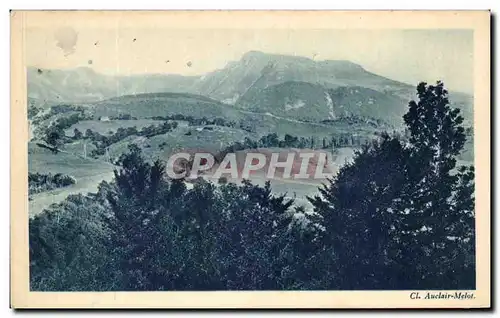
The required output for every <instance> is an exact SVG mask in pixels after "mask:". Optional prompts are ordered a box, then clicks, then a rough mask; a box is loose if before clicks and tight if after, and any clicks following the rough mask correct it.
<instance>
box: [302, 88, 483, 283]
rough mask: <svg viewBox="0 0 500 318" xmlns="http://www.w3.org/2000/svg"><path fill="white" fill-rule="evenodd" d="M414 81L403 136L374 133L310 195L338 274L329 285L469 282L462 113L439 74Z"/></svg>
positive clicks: (470, 227)
mask: <svg viewBox="0 0 500 318" xmlns="http://www.w3.org/2000/svg"><path fill="white" fill-rule="evenodd" d="M417 91H418V96H419V99H420V100H419V102H418V103H416V102H413V101H412V102H410V104H409V112H408V113H407V114H406V115H405V116H404V119H405V122H406V123H407V126H408V131H409V143H408V144H405V143H403V142H401V140H400V139H399V138H398V137H390V136H388V135H384V136H382V138H381V140H380V141H378V142H374V143H372V144H371V145H369V146H366V147H364V148H363V149H362V151H360V152H359V153H358V154H357V156H356V157H355V159H354V162H353V163H352V164H348V165H346V166H344V167H342V168H341V169H340V171H339V173H338V175H337V176H336V177H335V178H334V179H333V180H331V181H330V184H328V185H327V186H325V187H323V189H321V190H320V192H321V195H322V196H321V197H320V196H316V197H314V198H311V199H310V201H311V202H312V203H313V204H314V206H315V210H316V211H317V212H318V213H319V214H320V215H322V216H323V218H324V221H325V223H324V224H325V227H326V232H325V235H324V240H326V241H328V242H330V243H329V244H330V246H331V252H332V253H333V254H334V255H336V257H335V266H336V268H337V272H338V273H340V274H341V275H338V278H339V280H337V281H335V282H333V286H332V287H333V288H335V287H337V288H341V289H418V288H423V289H464V288H471V289H473V288H474V286H475V282H474V277H475V270H474V255H475V254H474V208H473V207H474V172H473V169H472V167H460V168H459V169H458V172H456V171H455V170H454V169H455V165H456V159H455V157H456V156H457V155H458V154H459V153H460V151H461V150H462V147H463V145H464V141H465V135H464V129H463V127H462V126H460V125H461V123H462V118H461V117H460V116H459V111H458V110H452V109H451V108H450V106H449V102H448V99H447V92H446V90H445V89H444V88H443V85H442V83H439V82H438V84H437V86H432V85H430V86H427V85H426V84H425V83H421V84H420V85H419V86H418V88H417ZM454 171H455V172H454Z"/></svg>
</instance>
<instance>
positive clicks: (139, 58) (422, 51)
mask: <svg viewBox="0 0 500 318" xmlns="http://www.w3.org/2000/svg"><path fill="white" fill-rule="evenodd" d="M25 43H26V54H25V59H26V64H27V65H28V66H36V67H40V68H50V69H54V68H57V69H59V68H75V67H81V66H86V67H90V68H92V69H94V70H95V71H96V72H99V73H104V74H109V75H117V74H119V75H128V74H141V73H174V74H182V75H202V74H204V73H207V72H210V71H213V70H216V69H220V68H223V67H224V66H225V65H226V64H227V63H228V62H229V61H235V60H238V59H240V58H241V56H242V55H243V54H244V53H246V52H248V51H251V50H254V51H262V52H266V53H274V54H287V55H298V56H305V57H309V58H312V59H315V60H349V61H351V62H354V63H357V64H360V65H361V66H363V67H364V68H365V69H366V70H368V71H370V72H373V73H376V74H378V75H382V76H385V77H388V78H391V79H394V80H398V81H402V82H405V83H408V84H412V85H414V84H417V83H418V82H420V81H426V82H435V81H436V80H442V81H444V83H445V86H446V87H448V88H449V89H451V90H456V91H461V92H466V93H472V92H473V90H474V88H473V62H474V60H473V32H472V31H471V30H460V29H435V30H433V29H421V30H411V29H408V30H404V29H372V30H370V29H354V30H353V29H344V30H340V29H242V28H238V29H230V28H227V29H188V28H183V29H172V28H152V27H149V28H121V27H118V26H117V27H115V28H97V27H92V26H85V27H81V26H80V28H70V27H57V28H42V27H33V28H28V29H26V33H25Z"/></svg>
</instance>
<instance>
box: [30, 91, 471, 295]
mask: <svg viewBox="0 0 500 318" xmlns="http://www.w3.org/2000/svg"><path fill="white" fill-rule="evenodd" d="M417 92H418V96H419V102H411V103H410V104H409V112H408V113H407V114H406V115H405V116H404V120H405V122H406V124H407V131H406V132H405V134H404V135H403V136H401V135H400V134H398V133H392V134H387V133H384V134H380V136H379V138H378V139H376V140H374V141H372V142H370V143H364V144H363V143H361V141H357V140H356V138H355V135H347V134H345V135H341V136H335V137H332V138H323V139H314V138H310V139H309V138H299V137H295V136H292V135H285V136H284V137H283V139H280V138H279V136H278V135H277V134H269V135H266V136H263V137H262V138H261V139H260V140H256V141H255V140H251V139H249V138H247V139H245V140H244V141H243V142H240V143H236V144H234V145H232V146H231V147H228V148H227V149H225V150H224V151H223V153H224V152H225V153H227V152H234V151H238V150H242V149H251V148H259V147H296V148H307V147H310V148H314V147H324V148H328V147H330V146H332V145H333V146H340V145H356V144H362V147H361V149H360V150H359V151H357V154H356V156H355V158H354V160H353V161H352V162H351V163H347V164H345V165H344V166H343V167H342V168H341V169H340V171H339V172H338V174H337V175H336V176H335V177H334V178H332V179H331V180H329V181H328V183H327V184H326V185H324V186H323V187H322V188H320V189H319V194H318V195H316V196H314V197H311V198H309V199H310V202H311V203H312V204H313V206H314V210H315V212H316V213H312V212H311V211H305V209H304V208H303V207H300V206H294V204H293V202H292V201H288V200H286V199H285V197H284V196H275V195H273V194H272V193H271V188H270V184H269V183H267V184H266V185H265V186H263V187H261V186H257V185H253V184H251V183H250V182H248V181H244V182H243V183H242V184H241V185H235V184H232V183H228V182H227V180H224V179H221V180H219V182H218V183H217V184H214V183H210V182H207V181H204V180H203V179H201V178H200V179H198V180H195V181H194V185H193V188H192V189H188V188H187V183H186V182H184V180H169V179H167V178H166V176H165V169H166V168H165V166H164V165H163V163H162V162H160V161H155V162H153V163H149V162H148V161H146V160H144V158H143V157H142V153H141V150H140V149H139V148H138V147H137V146H135V145H132V146H130V149H129V150H130V151H129V152H128V153H127V154H124V155H122V156H121V157H120V158H119V159H118V162H117V164H118V165H119V167H120V168H119V169H118V170H116V171H115V178H114V180H113V182H111V183H107V182H103V183H101V185H100V186H99V191H98V192H97V193H96V194H89V195H87V196H83V195H78V196H70V197H69V198H68V199H67V200H66V201H64V202H62V203H60V204H58V205H54V206H52V207H51V208H50V209H49V210H47V211H45V212H43V213H41V214H40V215H37V216H36V217H34V218H33V219H31V220H30V228H29V232H30V273H31V276H30V279H31V288H32V289H33V290H95V291H106V290H115V291H117V290H121V291H123V290H130V291H132V290H134V291H135V290H335V289H336V290H367V289H382V290H391V289H407V290H418V289H474V288H475V230H474V227H475V221H474V204H475V202H474V169H473V167H465V166H459V167H457V166H456V156H457V155H458V154H459V153H460V152H461V151H462V148H463V146H464V142H465V138H466V135H465V131H464V129H463V127H462V126H461V124H462V119H461V117H460V116H459V112H458V111H456V110H452V109H451V108H450V106H449V103H448V100H447V93H446V90H444V88H443V86H442V84H441V83H438V84H437V85H436V86H432V85H426V84H424V83H422V84H420V85H419V86H418V88H417ZM168 127H169V126H168V125H167V123H166V124H165V125H164V126H160V127H155V128H147V129H144V130H142V131H141V132H138V131H137V130H136V129H135V128H130V130H118V131H117V133H116V134H117V136H116V137H114V136H110V137H104V136H102V135H100V134H96V133H94V132H92V131H90V130H88V131H87V132H86V133H85V137H86V138H90V139H92V140H94V141H96V142H98V143H99V144H104V145H105V144H107V143H108V142H109V140H113V139H112V138H121V137H122V136H125V135H127V134H128V133H131V132H134V133H135V134H145V135H149V134H151V133H156V132H158V131H161V130H162V129H167V128H168Z"/></svg>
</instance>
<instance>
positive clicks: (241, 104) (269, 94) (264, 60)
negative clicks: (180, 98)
mask: <svg viewBox="0 0 500 318" xmlns="http://www.w3.org/2000/svg"><path fill="white" fill-rule="evenodd" d="M27 72H28V97H29V98H31V99H33V100H36V101H37V104H39V105H42V106H43V107H47V106H48V105H51V104H54V103H58V102H72V103H77V102H87V103H88V102H96V101H103V100H107V99H110V98H115V97H118V96H123V95H134V94H143V93H190V94H194V95H197V96H206V97H209V98H211V101H210V103H212V104H217V103H219V102H222V103H224V104H228V105H236V107H238V108H243V109H247V110H252V111H258V112H264V113H267V112H269V113H271V114H275V115H280V116H288V117H291V118H296V119H300V120H314V121H318V120H326V119H334V118H336V117H339V116H346V115H356V116H362V117H371V118H376V119H380V120H383V121H385V122H388V123H391V124H401V123H402V119H401V115H402V114H403V113H405V112H406V110H407V104H408V101H409V100H410V99H416V95H415V93H416V90H415V86H414V85H408V84H405V83H401V82H397V81H393V80H390V79H388V78H385V77H382V76H379V75H376V74H373V73H370V72H368V71H366V70H365V69H364V68H363V67H362V66H360V65H357V64H355V63H352V62H349V61H315V60H312V59H309V58H306V57H300V56H289V55H277V54H267V53H262V52H257V51H250V52H248V53H246V54H244V55H243V56H242V58H241V59H240V60H238V61H233V62H230V63H228V64H227V65H226V66H225V67H224V68H222V69H219V70H216V71H213V72H210V73H207V74H205V75H203V76H200V77H197V76H181V75H173V74H144V75H133V76H118V77H112V76H106V75H102V74H98V73H96V72H94V71H93V70H92V69H90V68H87V67H80V68H76V69H72V70H42V69H36V68H28V70H27ZM416 84H417V83H415V85H416ZM445 84H446V83H445ZM171 97H172V96H171ZM129 98H130V97H127V99H126V100H128V99H129ZM195 99H199V97H196V98H195ZM215 100H217V101H218V102H216V101H215ZM450 101H451V102H452V104H453V105H454V106H456V107H459V108H461V109H462V111H463V114H464V117H465V118H466V124H472V121H473V107H472V103H473V99H472V97H471V96H469V95H467V94H463V93H455V92H451V93H450ZM113 103H114V102H109V101H105V102H103V105H107V104H110V106H112V107H114V106H113V105H114V104H113ZM151 103H157V104H158V103H160V104H161V102H159V101H158V98H156V101H152V102H151ZM151 103H149V104H151ZM139 104H143V102H141V103H139ZM149 104H148V105H149ZM169 104H170V105H181V104H182V103H181V104H179V103H176V102H174V101H173V100H172V102H170V103H169ZM186 104H188V105H190V106H189V107H191V106H194V105H196V104H198V101H196V102H194V101H193V100H192V101H191V102H187V103H186ZM150 106H151V105H149V106H148V107H150ZM123 107H125V106H123ZM172 107H174V108H175V107H176V106H171V108H172ZM179 107H180V106H179ZM217 107H219V108H220V105H219V106H215V109H213V110H209V109H202V110H195V109H191V112H192V113H193V114H201V113H202V112H203V111H208V115H209V116H213V115H214V114H217V113H220V111H221V110H220V109H219V110H218V109H217ZM129 108H130V107H129ZM110 111H112V109H111V110H110ZM138 111H139V112H140V111H142V110H141V109H138V110H130V109H129V111H128V112H129V113H136V112H138ZM158 111H159V108H158V109H156V110H155V111H153V113H158ZM188 111H189V110H188ZM165 112H167V113H169V111H167V110H166V111H165ZM165 112H164V113H165Z"/></svg>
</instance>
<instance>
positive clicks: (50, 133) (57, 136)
mask: <svg viewBox="0 0 500 318" xmlns="http://www.w3.org/2000/svg"><path fill="white" fill-rule="evenodd" d="M64 137H65V134H64V131H63V130H62V129H61V128H60V127H59V126H57V125H53V126H50V127H49V128H47V130H46V131H45V135H44V138H43V140H44V141H45V142H46V143H47V144H48V145H50V146H52V147H53V148H54V149H55V151H57V149H58V148H59V147H61V146H62V145H63V143H64Z"/></svg>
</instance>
